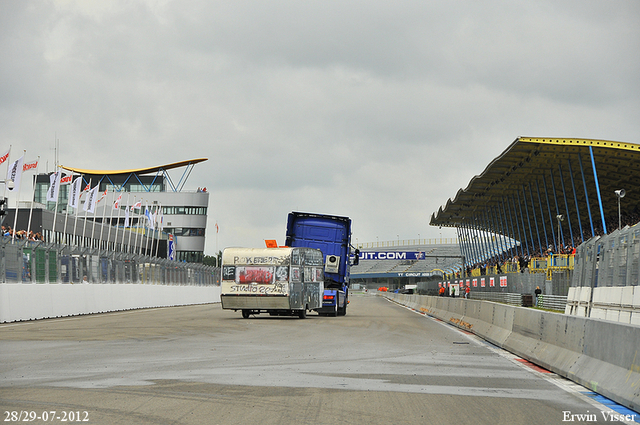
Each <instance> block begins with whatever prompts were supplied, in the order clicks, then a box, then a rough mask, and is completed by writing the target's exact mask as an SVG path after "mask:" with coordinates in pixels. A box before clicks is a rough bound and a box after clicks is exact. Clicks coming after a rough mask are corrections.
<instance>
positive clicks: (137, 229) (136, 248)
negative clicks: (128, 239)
mask: <svg viewBox="0 0 640 425" xmlns="http://www.w3.org/2000/svg"><path fill="white" fill-rule="evenodd" d="M133 210H134V211H135V208H134V209H133ZM141 210H142V198H140V209H139V211H141ZM139 234H140V212H138V221H136V238H135V241H134V243H133V252H135V253H136V254H139V252H137V251H138V235H139Z"/></svg>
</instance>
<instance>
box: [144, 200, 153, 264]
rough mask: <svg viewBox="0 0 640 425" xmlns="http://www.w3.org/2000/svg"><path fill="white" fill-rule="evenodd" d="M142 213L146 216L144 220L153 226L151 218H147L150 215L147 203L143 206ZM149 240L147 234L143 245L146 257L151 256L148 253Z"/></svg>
mask: <svg viewBox="0 0 640 425" xmlns="http://www.w3.org/2000/svg"><path fill="white" fill-rule="evenodd" d="M147 213H149V215H147ZM144 215H145V217H146V218H147V220H146V221H147V222H148V224H150V225H152V226H153V224H152V223H151V220H150V219H149V217H150V216H151V211H149V206H148V205H147V206H146V207H145V210H144ZM146 228H147V229H149V226H146ZM149 242H151V241H150V240H149V236H147V243H146V244H145V245H144V251H145V253H146V254H147V256H148V257H151V255H150V254H149Z"/></svg>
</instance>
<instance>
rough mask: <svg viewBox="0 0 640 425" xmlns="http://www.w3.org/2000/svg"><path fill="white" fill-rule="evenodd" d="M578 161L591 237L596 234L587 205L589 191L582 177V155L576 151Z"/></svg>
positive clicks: (589, 208)
mask: <svg viewBox="0 0 640 425" xmlns="http://www.w3.org/2000/svg"><path fill="white" fill-rule="evenodd" d="M578 163H579V164H580V173H581V174H582V185H583V186H584V199H585V200H586V201H587V212H588V213H589V224H591V237H594V236H595V235H596V232H595V230H593V217H592V216H591V205H589V192H588V191H587V181H586V180H585V178H584V167H583V166H582V157H581V156H580V153H578Z"/></svg>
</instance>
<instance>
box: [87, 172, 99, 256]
mask: <svg viewBox="0 0 640 425" xmlns="http://www.w3.org/2000/svg"><path fill="white" fill-rule="evenodd" d="M94 190H95V192H94ZM98 190H100V180H98V184H96V186H95V187H93V188H91V191H90V194H89V201H90V204H89V206H88V207H87V212H88V213H89V212H90V213H91V214H93V224H92V226H91V249H93V240H94V239H95V234H96V232H95V230H96V221H97V220H96V206H97V205H98V201H99V200H97V199H95V198H96V197H97V196H98ZM89 210H91V211H89ZM100 228H101V229H102V223H101V224H100ZM98 250H100V241H98Z"/></svg>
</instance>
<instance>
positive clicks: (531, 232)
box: [518, 185, 536, 255]
mask: <svg viewBox="0 0 640 425" xmlns="http://www.w3.org/2000/svg"><path fill="white" fill-rule="evenodd" d="M526 195H527V193H526V192H525V190H524V185H522V199H523V200H524V210H525V211H526V212H527V224H528V225H529V236H531V251H534V253H535V248H536V244H535V243H534V241H533V226H532V225H531V217H530V216H529V207H528V205H527V196H526ZM518 203H519V204H521V207H520V214H522V203H521V201H520V193H518ZM523 220H524V216H523ZM522 227H524V223H523V225H522ZM525 234H526V231H525ZM531 251H530V250H529V244H527V254H529V255H531Z"/></svg>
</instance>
